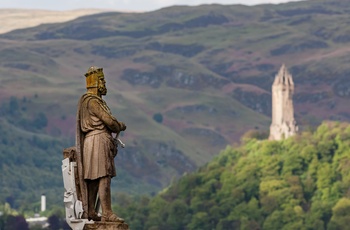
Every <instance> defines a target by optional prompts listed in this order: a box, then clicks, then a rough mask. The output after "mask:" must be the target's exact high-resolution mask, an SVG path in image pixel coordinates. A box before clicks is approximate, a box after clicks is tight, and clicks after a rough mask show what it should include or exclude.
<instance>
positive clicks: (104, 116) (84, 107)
mask: <svg viewBox="0 0 350 230" xmlns="http://www.w3.org/2000/svg"><path fill="white" fill-rule="evenodd" d="M120 130H121V125H120V123H119V122H118V120H117V119H116V118H115V117H113V116H112V114H111V112H110V109H109V108H108V106H107V104H106V102H105V101H104V100H103V99H102V98H100V97H98V96H96V95H93V94H88V93H86V94H84V95H83V96H82V97H81V98H80V101H79V103H78V111H77V132H76V133H77V135H76V147H77V166H78V174H79V184H80V197H79V195H78V197H79V198H80V200H81V201H82V203H83V209H84V211H85V210H88V209H87V205H88V204H87V203H88V202H87V186H86V183H85V179H89V180H95V179H98V178H101V177H105V176H110V177H114V176H116V170H115V164H114V157H115V154H116V146H115V144H114V141H113V137H112V134H111V133H112V132H113V133H119V132H120Z"/></svg>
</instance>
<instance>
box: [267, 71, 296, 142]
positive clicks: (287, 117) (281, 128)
mask: <svg viewBox="0 0 350 230" xmlns="http://www.w3.org/2000/svg"><path fill="white" fill-rule="evenodd" d="M293 93H294V82H293V79H292V75H291V74H290V73H289V72H288V70H287V68H286V66H285V65H284V64H283V65H282V67H281V69H280V71H279V72H278V74H277V75H276V78H275V81H274V82H273V85H272V124H271V126H270V136H269V140H281V139H283V138H288V137H290V136H293V135H294V134H296V133H297V131H298V126H297V124H296V122H295V120H294V108H293Z"/></svg>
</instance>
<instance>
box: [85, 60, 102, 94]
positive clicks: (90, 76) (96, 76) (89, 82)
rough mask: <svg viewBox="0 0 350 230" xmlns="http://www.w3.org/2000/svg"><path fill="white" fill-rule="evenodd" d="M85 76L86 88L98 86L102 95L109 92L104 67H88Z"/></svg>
mask: <svg viewBox="0 0 350 230" xmlns="http://www.w3.org/2000/svg"><path fill="white" fill-rule="evenodd" d="M85 77H86V88H87V89H88V90H89V89H94V88H96V89H97V92H98V94H100V95H106V94H107V88H106V81H105V76H104V74H103V68H99V67H96V66H91V67H90V68H89V69H88V71H87V73H86V74H85Z"/></svg>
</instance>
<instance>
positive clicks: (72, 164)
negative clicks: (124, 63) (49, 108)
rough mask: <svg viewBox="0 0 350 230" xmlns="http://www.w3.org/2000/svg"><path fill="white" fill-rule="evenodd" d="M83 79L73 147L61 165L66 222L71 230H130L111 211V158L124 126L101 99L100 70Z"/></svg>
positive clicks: (103, 88) (102, 81) (103, 89)
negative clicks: (83, 90)
mask: <svg viewBox="0 0 350 230" xmlns="http://www.w3.org/2000/svg"><path fill="white" fill-rule="evenodd" d="M85 78H86V88H87V92H86V93H85V94H84V95H82V96H81V98H80V101H79V103H78V109H77V123H76V126H77V130H76V146H75V147H71V148H67V149H65V150H64V160H63V161H62V163H63V164H62V173H63V181H64V188H65V193H64V203H65V210H66V221H67V223H68V225H69V226H70V227H71V228H72V229H73V230H87V229H107V230H119V229H123V230H124V229H129V228H128V225H127V224H126V223H125V222H124V220H123V219H122V218H120V217H118V216H117V215H116V214H115V213H113V211H112V207H111V178H112V177H115V176H116V169H115V165H114V157H115V156H116V155H117V153H118V146H121V147H124V144H123V143H122V142H121V141H120V139H118V136H119V133H120V132H121V131H125V130H126V125H125V124H124V123H123V122H120V121H118V120H117V119H116V118H115V117H114V116H113V115H112V113H111V111H110V109H109V107H108V106H107V104H106V102H105V101H104V100H103V99H102V96H105V95H106V94H107V88H106V81H105V78H104V74H103V69H102V68H98V67H95V66H92V67H90V68H89V69H88V71H87V73H86V74H85ZM113 134H114V135H115V137H113ZM100 208H101V209H102V213H101V214H100V213H99V210H100Z"/></svg>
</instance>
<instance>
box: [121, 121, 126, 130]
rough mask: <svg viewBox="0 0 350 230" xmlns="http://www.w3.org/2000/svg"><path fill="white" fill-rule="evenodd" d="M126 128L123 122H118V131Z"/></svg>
mask: <svg viewBox="0 0 350 230" xmlns="http://www.w3.org/2000/svg"><path fill="white" fill-rule="evenodd" d="M125 130H126V125H125V124H124V122H120V131H125Z"/></svg>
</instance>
